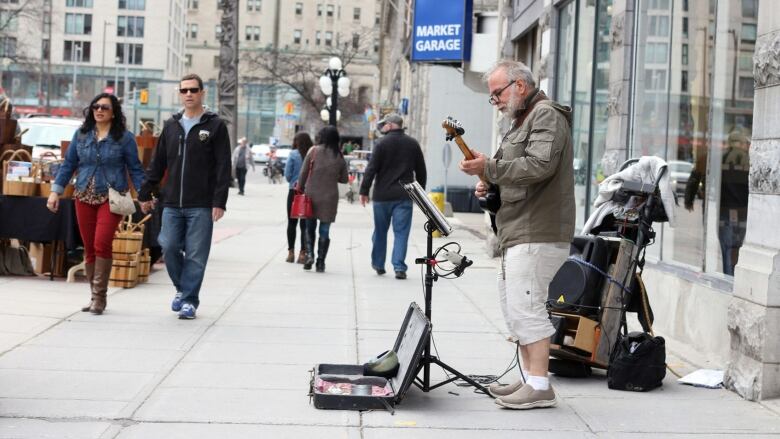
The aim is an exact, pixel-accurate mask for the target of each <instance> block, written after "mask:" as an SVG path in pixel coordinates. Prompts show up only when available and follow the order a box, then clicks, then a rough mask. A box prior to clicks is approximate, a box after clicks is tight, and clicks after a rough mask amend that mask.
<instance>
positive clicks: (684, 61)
mask: <svg viewBox="0 0 780 439" xmlns="http://www.w3.org/2000/svg"><path fill="white" fill-rule="evenodd" d="M682 65H684V66H687V65H688V45H687V44H683V45H682Z"/></svg>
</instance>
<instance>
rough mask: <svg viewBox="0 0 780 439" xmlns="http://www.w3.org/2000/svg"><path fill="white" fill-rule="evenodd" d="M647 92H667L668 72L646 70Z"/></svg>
mask: <svg viewBox="0 0 780 439" xmlns="http://www.w3.org/2000/svg"><path fill="white" fill-rule="evenodd" d="M645 90H654V91H665V90H666V70H663V69H646V70H645Z"/></svg>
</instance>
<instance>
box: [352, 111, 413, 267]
mask: <svg viewBox="0 0 780 439" xmlns="http://www.w3.org/2000/svg"><path fill="white" fill-rule="evenodd" d="M403 123H404V120H403V119H402V118H401V116H400V115H398V114H396V113H390V114H388V115H387V116H385V117H384V118H383V119H382V120H380V121H379V123H378V124H377V127H378V128H379V129H380V130H381V131H382V132H383V133H385V136H384V137H383V138H382V140H380V141H379V143H377V144H376V145H375V146H374V150H373V152H372V154H371V161H369V163H368V166H367V167H366V172H365V174H364V176H363V183H362V184H361V185H360V204H362V205H363V206H365V205H366V203H367V202H368V192H369V190H370V189H371V184H372V183H373V181H374V177H376V186H375V187H374V235H373V237H372V242H373V244H374V247H373V249H372V250H371V267H372V268H373V269H374V270H376V272H377V274H379V275H382V274H385V258H386V257H387V229H388V228H389V227H390V224H391V223H392V225H393V235H394V236H395V241H394V242H393V255H392V257H391V262H392V264H393V270H395V278H396V279H406V269H407V267H406V262H404V260H405V259H406V246H407V243H408V241H409V229H410V228H411V226H412V200H410V199H409V196H408V195H407V194H406V191H405V190H404V188H403V186H402V183H409V182H411V181H412V180H415V179H416V180H417V182H418V183H420V185H421V186H422V187H425V180H426V171H425V158H424V157H423V153H422V149H420V144H419V143H417V141H416V140H414V139H413V138H412V137H410V136H407V135H406V134H404V130H403Z"/></svg>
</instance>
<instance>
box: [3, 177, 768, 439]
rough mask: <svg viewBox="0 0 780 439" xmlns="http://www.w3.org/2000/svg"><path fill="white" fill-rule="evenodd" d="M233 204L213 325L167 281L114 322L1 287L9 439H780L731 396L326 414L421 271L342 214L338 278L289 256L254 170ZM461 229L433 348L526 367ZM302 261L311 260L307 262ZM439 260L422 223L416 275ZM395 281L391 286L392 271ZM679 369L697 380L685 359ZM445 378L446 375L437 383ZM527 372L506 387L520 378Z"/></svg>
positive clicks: (275, 197) (436, 405) (23, 287)
mask: <svg viewBox="0 0 780 439" xmlns="http://www.w3.org/2000/svg"><path fill="white" fill-rule="evenodd" d="M249 177H250V182H249V183H248V187H247V196H245V197H239V196H236V194H235V190H231V197H230V200H229V204H228V213H227V215H226V217H225V218H224V220H222V221H220V222H219V223H218V224H217V227H216V229H215V245H214V246H213V247H212V253H211V258H210V262H209V266H208V273H207V275H206V280H205V282H204V285H203V290H202V293H201V300H202V303H201V307H200V309H199V310H198V318H197V319H196V320H193V321H182V320H178V319H177V318H176V315H175V313H173V312H171V311H170V310H169V306H170V300H171V298H172V295H173V289H172V288H171V285H170V282H169V280H168V276H167V274H166V273H165V270H164V268H162V267H161V266H157V267H156V268H157V271H155V272H154V273H153V274H152V275H151V276H150V281H149V283H147V284H144V285H141V286H139V287H137V288H135V289H130V290H123V289H116V288H115V289H112V290H111V291H110V296H109V300H108V308H107V310H106V313H105V314H104V315H102V316H92V315H90V314H88V313H81V312H77V310H78V308H79V307H80V306H81V305H83V303H82V302H85V301H86V300H88V297H89V295H88V293H87V288H86V285H85V284H84V283H83V282H82V283H76V284H67V283H64V282H61V281H55V282H49V281H48V280H46V279H44V278H37V279H35V278H10V277H2V278H0V352H2V355H1V356H0V438H42V437H51V438H121V439H131V438H132V439H136V438H144V439H156V438H161V439H162V438H166V439H170V438H257V437H267V438H301V437H311V438H318V439H319V438H355V439H357V438H366V439H374V438H390V437H392V438H395V439H399V438H423V437H424V438H428V439H436V438H446V439H458V438H466V437H469V438H470V437H474V438H516V437H520V436H525V437H545V438H546V437H567V438H568V437H627V436H630V437H656V436H657V437H685V436H694V435H696V436H697V437H701V436H702V435H704V436H714V435H728V436H738V435H743V436H745V437H759V436H767V437H768V436H776V435H780V415H778V413H780V411H779V410H777V407H778V406H777V405H776V404H775V405H773V404H772V403H769V404H757V403H751V402H747V401H744V400H742V399H741V398H739V397H738V396H737V395H735V394H733V393H731V392H728V391H726V390H706V389H698V388H693V387H688V386H682V385H678V384H677V383H676V382H675V380H676V377H675V376H674V375H672V374H671V373H669V374H667V379H666V381H665V384H664V386H663V388H661V389H658V390H654V391H652V392H649V393H627V392H617V391H612V390H609V389H607V386H606V379H605V377H604V376H603V375H602V374H600V373H599V374H598V375H597V376H594V377H592V378H589V379H583V380H573V379H562V378H556V377H552V378H551V379H552V383H553V385H554V386H555V388H556V390H557V391H558V395H559V398H560V399H561V401H560V403H559V405H558V407H557V408H554V409H542V410H532V411H526V412H519V411H511V410H505V409H501V408H499V407H498V406H497V405H495V404H494V403H493V401H492V399H490V398H488V397H486V396H483V395H479V394H475V393H473V392H472V390H471V389H470V388H467V387H457V386H455V385H452V384H450V385H447V386H445V387H444V388H442V389H437V390H434V391H432V392H430V393H427V394H426V393H423V392H421V391H419V390H418V389H416V388H412V389H411V390H410V391H409V393H408V394H407V396H406V398H405V399H404V400H403V402H402V403H401V404H400V405H399V406H397V410H396V412H395V415H391V414H390V413H388V412H385V411H377V412H351V411H326V410H317V409H315V408H314V407H313V406H312V405H311V404H310V402H309V398H308V396H307V393H308V382H309V370H310V369H311V368H312V366H313V365H314V364H316V363H353V364H356V363H363V362H365V361H366V360H367V359H369V358H370V357H372V356H374V355H376V354H378V353H380V352H382V351H384V350H385V349H389V348H390V347H392V345H393V342H394V340H395V337H396V334H397V332H398V329H399V327H400V325H401V321H402V319H403V316H404V313H405V311H406V308H407V307H408V305H409V303H410V302H412V301H416V302H418V303H419V304H421V305H422V304H423V294H422V281H421V277H420V275H419V267H418V266H414V265H411V266H410V270H409V279H407V280H404V281H399V280H396V279H394V278H393V276H392V274H389V275H385V276H377V275H376V274H375V273H374V272H373V270H371V268H370V252H371V229H372V221H371V209H370V208H362V207H361V206H360V205H359V204H353V205H350V204H347V203H346V202H343V201H342V204H340V206H339V215H338V219H337V222H336V223H335V224H334V225H333V227H332V229H331V235H332V244H331V250H330V254H329V255H328V259H327V263H326V264H327V271H326V273H324V274H320V273H314V272H304V271H303V270H302V268H301V265H298V264H288V263H285V262H284V258H285V256H286V239H285V225H286V220H285V215H284V204H285V200H286V195H287V187H286V186H282V185H269V184H267V183H265V182H264V181H262V180H261V177H260V176H259V172H258V173H256V174H251V173H250V176H249ZM466 224H472V225H473V224H477V225H478V224H479V219H478V218H477V219H476V220H475V218H474V217H469V218H465V219H463V220H461V219H459V218H458V217H456V218H455V219H454V220H453V226H454V227H455V228H456V231H455V232H454V233H453V234H452V235H451V236H450V237H448V238H440V239H437V240H436V242H435V244H434V245H436V246H439V245H442V244H444V243H446V242H449V241H456V242H458V243H460V244H461V246H462V247H463V252H464V253H465V254H467V255H468V256H469V257H470V258H472V259H474V261H475V263H474V265H473V266H472V267H470V268H469V269H468V270H467V272H466V274H465V275H464V276H463V277H462V278H460V279H457V280H440V281H439V282H437V283H436V284H435V286H434V291H433V323H434V337H435V338H434V340H435V344H436V347H437V348H438V353H439V356H440V357H441V358H442V360H444V361H445V362H447V363H449V364H450V365H452V366H454V367H455V368H457V369H459V370H460V371H462V372H465V373H469V374H480V375H486V374H497V373H501V372H502V371H503V370H504V369H506V367H507V365H508V364H509V363H510V362H511V360H512V358H513V356H514V353H513V345H510V344H509V343H507V342H506V341H505V338H506V334H505V327H504V323H503V319H502V317H501V312H500V310H499V308H498V299H497V293H496V287H495V276H496V269H495V265H496V261H494V260H491V259H489V258H487V257H486V256H484V254H485V252H484V243H483V242H482V241H481V240H480V239H479V238H478V237H477V236H475V234H474V233H472V232H470V231H469V230H468V229H467V228H466V227H462V226H463V225H466ZM296 251H297V248H296ZM424 252H425V233H424V232H423V230H422V218H421V217H420V216H419V215H417V214H415V223H414V226H413V232H412V237H411V242H410V246H409V252H408V256H407V263H411V262H412V261H413V259H414V258H415V257H418V256H421V255H423V254H424ZM388 269H389V273H392V269H391V267H389V266H388ZM669 363H670V365H671V366H672V368H673V369H675V371H677V372H678V373H683V372H687V371H689V370H691V368H690V366H688V365H686V364H685V363H684V362H682V361H681V360H679V359H677V358H676V357H674V356H673V355H670V359H669ZM433 370H434V371H435V374H434V375H435V377H436V378H437V379H440V378H443V374H442V373H441V372H440V371H439V370H438V369H437V368H435V367H434V368H433ZM516 377H517V372H516V370H515V371H512V372H511V373H510V374H509V375H507V377H505V378H504V380H503V381H505V382H508V381H513V380H514V379H516Z"/></svg>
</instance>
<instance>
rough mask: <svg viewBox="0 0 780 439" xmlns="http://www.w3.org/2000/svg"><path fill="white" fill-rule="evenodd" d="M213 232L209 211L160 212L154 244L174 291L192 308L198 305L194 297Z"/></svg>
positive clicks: (207, 256) (209, 248)
mask: <svg viewBox="0 0 780 439" xmlns="http://www.w3.org/2000/svg"><path fill="white" fill-rule="evenodd" d="M213 228H214V222H213V221H212V219H211V209H210V208H207V207H196V208H175V207H166V208H165V209H164V210H163V215H162V230H161V231H160V236H158V237H157V241H158V242H159V243H160V246H161V247H162V250H163V255H164V257H165V268H167V269H168V276H170V278H171V281H173V285H174V286H175V287H176V291H180V292H181V293H182V302H183V303H190V304H192V305H193V306H195V308H197V307H198V305H200V299H199V298H198V295H199V293H200V286H201V284H203V275H204V274H205V272H206V261H208V259H209V251H210V250H211V232H212V230H213Z"/></svg>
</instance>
